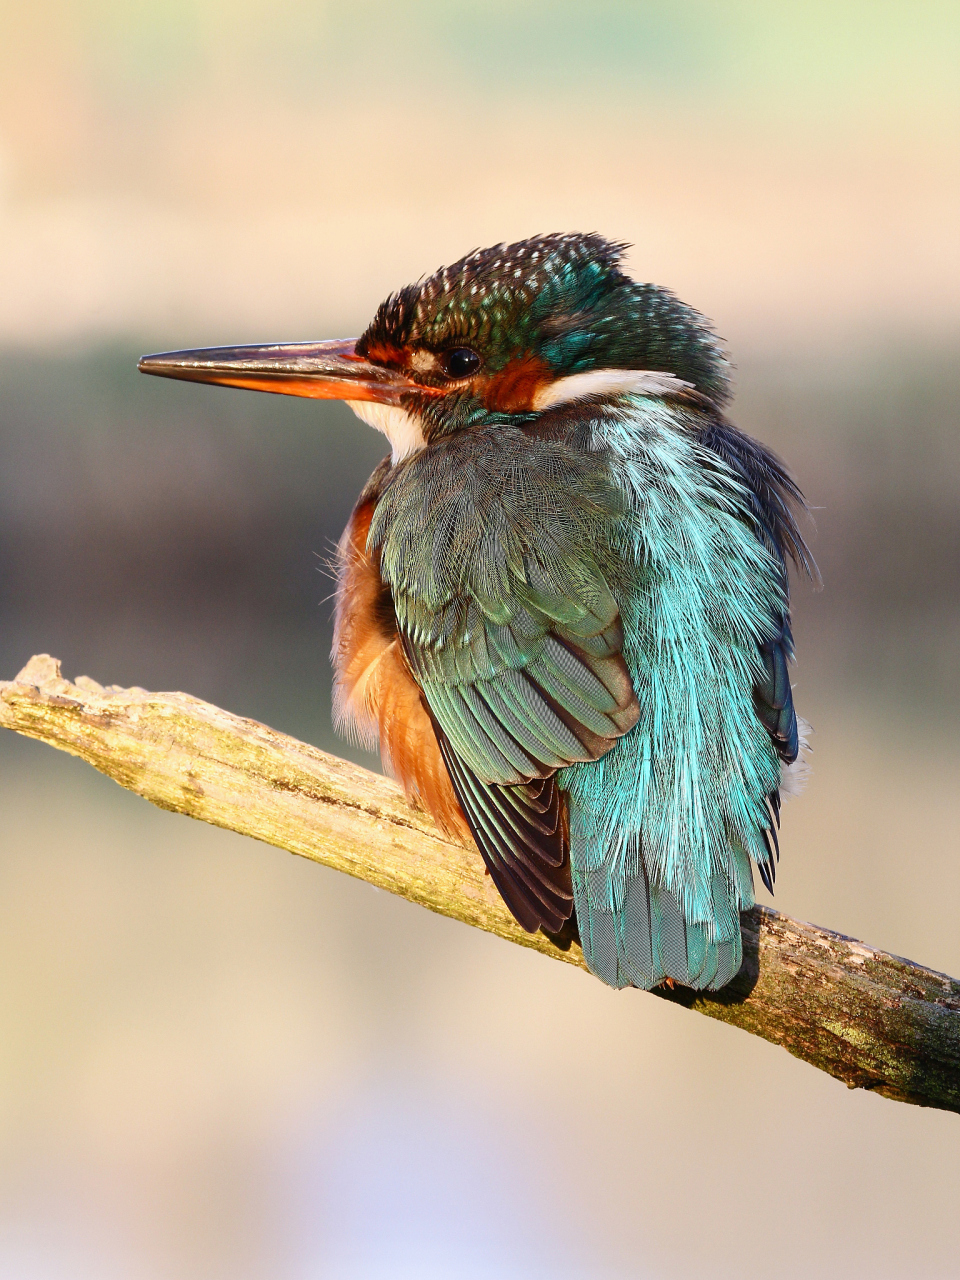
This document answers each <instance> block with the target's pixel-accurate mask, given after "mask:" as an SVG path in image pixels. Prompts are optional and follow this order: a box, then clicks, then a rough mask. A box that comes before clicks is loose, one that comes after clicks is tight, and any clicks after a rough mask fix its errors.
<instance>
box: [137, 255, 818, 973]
mask: <svg viewBox="0 0 960 1280" xmlns="http://www.w3.org/2000/svg"><path fill="white" fill-rule="evenodd" d="M625 248H626V246H625V245H621V244H613V243H610V242H609V241H607V240H605V239H603V238H601V237H600V236H598V235H547V236H537V237H534V238H532V239H529V240H524V241H521V242H520V243H518V244H513V245H497V246H496V247H494V248H492V249H484V250H480V251H477V252H475V253H471V254H469V255H468V256H467V257H465V258H463V259H461V260H460V261H459V262H457V263H455V264H454V265H453V266H451V267H445V268H443V269H442V270H440V271H438V272H437V273H436V274H434V275H432V276H430V277H428V278H426V279H424V280H421V281H420V282H419V283H418V284H414V285H410V286H408V287H407V288H404V289H401V290H400V292H399V293H396V294H393V295H392V296H391V297H389V298H388V299H387V300H386V302H384V303H383V304H382V305H381V307H380V308H379V310H378V311H377V313H376V315H375V316H374V318H373V321H372V322H371V324H370V325H369V327H368V328H367V330H366V332H365V333H364V334H363V336H362V337H361V338H360V339H359V340H357V341H334V342H321V343H297V344H292V345H281V346H265V347H220V348H211V349H207V350H201V351H180V352H173V353H168V354H164V355H154V356H146V357H144V358H143V359H142V360H141V362H140V368H141V369H142V370H143V371H144V372H145V373H154V374H160V375H162V376H164V377H172V378H183V379H188V380H191V381H197V382H211V383H217V384H220V385H223V386H233V387H247V388H252V389H254V390H258V391H274V392H281V393H284V394H287V395H299V396H313V397H317V398H321V399H324V398H335V399H340V400H346V401H347V402H348V403H349V404H350V406H351V408H352V409H353V410H354V411H355V413H356V414H357V415H358V416H359V417H360V418H362V419H363V420H364V421H365V422H367V423H369V424H370V425H371V426H374V427H376V428H378V429H379V430H380V431H382V432H383V433H384V435H386V437H387V439H388V440H389V442H390V446H391V454H390V456H389V457H388V458H385V459H384V461H383V462H382V463H381V464H380V466H378V467H377V469H376V470H375V471H374V473H373V475H372V476H371V477H370V479H369V481H368V482H367V485H366V487H365V488H364V490H363V492H362V493H361V495H360V498H359V501H358V502H357V505H356V507H355V508H354V511H353V514H352V516H351V517H350V522H349V524H348V525H347V528H346V530H345V532H344V535H343V538H342V540H341V543H340V548H339V589H338V595H337V605H336V628H335V640H334V648H333V662H334V666H335V669H336V682H335V695H336V701H335V705H336V717H337V721H338V723H339V725H340V726H341V727H345V728H347V729H351V730H352V731H353V732H354V733H356V734H357V735H358V736H359V738H360V739H361V740H362V741H364V742H366V743H369V744H371V745H372V744H373V743H375V742H376V741H379V745H380V752H381V756H382V759H383V763H384V765H385V767H386V769H387V770H388V772H390V773H391V774H392V775H393V776H394V777H395V778H397V779H398V780H399V781H400V782H401V783H402V785H403V786H404V788H405V789H406V792H407V794H408V795H409V796H410V797H411V798H412V799H414V800H415V801H417V802H419V803H420V804H422V805H423V806H424V807H425V808H426V809H427V810H429V812H430V813H432V814H433V816H434V818H435V819H436V821H437V822H438V823H439V824H440V826H441V827H442V828H444V829H445V830H446V831H448V832H450V833H457V834H460V835H461V836H463V837H464V838H468V833H469V834H472V836H473V839H474V840H475V841H476V844H477V847H478V848H479V850H480V853H481V854H482V856H483V859H484V861H485V863H486V866H487V869H488V870H489V872H490V875H491V876H492V878H493V881H494V883H495V885H496V886H497V888H498V890H499V891H500V893H501V894H502V896H503V898H504V901H505V902H506V904H507V906H508V907H509V908H510V910H511V911H512V912H513V914H514V916H515V917H516V918H517V920H518V921H519V922H520V924H521V925H522V926H523V927H524V929H527V930H529V931H531V932H532V931H535V930H537V929H543V930H544V931H545V932H547V933H548V934H551V935H554V936H560V937H561V938H562V937H564V936H566V937H569V936H570V934H571V933H572V932H573V931H574V930H576V931H577V933H578V934H579V938H580V940H581V943H582V946H583V952H584V956H585V958H586V961H587V964H588V965H589V967H590V969H591V970H592V971H593V973H595V974H596V975H597V976H598V977H599V978H602V979H603V981H604V982H606V983H609V984H610V985H611V986H613V987H623V986H628V985H633V986H637V987H646V988H649V987H653V986H656V985H657V984H659V983H661V982H663V981H664V980H665V979H669V980H672V981H673V982H676V983H680V984H683V985H685V986H689V987H694V988H699V989H709V990H715V989H717V988H720V987H722V986H724V985H725V984H726V983H727V982H729V981H730V979H731V978H733V977H734V975H735V974H736V973H737V970H738V969H739V967H740V964H741V959H742V955H741V941H740V919H739V911H740V910H741V909H742V908H745V907H749V906H751V905H752V904H753V902H754V890H753V873H752V864H754V863H755V864H756V866H757V868H758V870H759V873H760V877H761V879H762V880H763V882H764V884H765V885H766V886H767V887H768V888H771V889H772V885H773V879H774V874H775V863H776V860H777V858H778V845H777V834H776V833H777V827H778V825H779V810H780V796H781V793H782V792H783V791H784V790H785V789H789V788H790V785H791V783H792V780H793V779H792V777H791V775H793V774H795V773H796V771H797V767H798V762H799V756H800V750H801V739H800V730H799V727H798V720H797V715H796V713H795V711H794V705H793V695H792V692H791V687H790V682H789V678H788V663H789V662H790V661H791V659H792V657H793V641H792V638H791V633H790V614H789V600H788V576H787V560H788V558H792V559H793V560H794V561H795V562H796V563H797V565H798V566H800V567H801V568H802V569H805V570H808V571H809V570H811V569H812V561H811V559H810V555H809V552H808V550H807V547H806V545H805V543H804V540H803V538H802V536H801V533H800V531H799V528H798V524H797V519H796V514H795V512H796V509H798V508H801V507H802V505H803V499H802V495H801V494H800V491H799V490H798V488H797V486H796V485H795V483H794V481H793V480H792V479H791V478H790V476H789V475H788V474H787V472H786V471H785V470H784V468H783V466H782V464H781V463H780V462H779V461H778V460H777V458H775V457H774V456H773V455H772V454H771V453H770V452H769V451H768V450H767V449H766V448H765V447H764V446H763V445H761V444H759V443H757V441H755V440H752V439H750V438H749V437H748V436H746V435H744V434H742V433H741V432H740V431H738V430H737V428H736V427H734V426H732V425H731V424H730V423H729V422H728V421H727V419H726V417H725V416H724V406H725V403H726V401H727V399H728V396H729V386H728V376H727V365H726V362H725V360H724V356H723V353H722V350H721V347H720V345H719V343H718V340H717V339H716V338H715V336H714V334H713V333H712V331H711V329H710V328H709V326H708V324H707V322H706V321H705V320H704V319H703V317H702V316H700V315H699V314H698V313H697V312H696V311H694V310H692V309H691V308H690V307H688V306H685V305H684V304H683V303H681V302H680V301H678V299H677V298H675V297H674V296H673V295H672V294H671V293H669V292H668V291H667V290H665V289H662V288H658V287H656V286H654V285H650V284H638V283H636V282H635V281H634V280H632V279H631V278H630V277H629V276H627V275H626V274H625V273H624V271H623V270H622V267H621V259H622V256H623V252H624V250H625Z"/></svg>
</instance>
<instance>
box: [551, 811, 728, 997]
mask: <svg viewBox="0 0 960 1280" xmlns="http://www.w3.org/2000/svg"><path fill="white" fill-rule="evenodd" d="M577 819H578V815H577V814H576V813H572V814H571V830H570V866H571V872H572V879H573V892H574V899H575V902H576V912H577V921H578V924H579V927H580V938H581V942H582V945H583V954H584V959H585V960H586V962H587V966H588V968H589V969H590V971H591V972H592V973H594V974H596V976H597V977H598V978H600V979H602V980H603V981H604V982H605V983H607V985H608V986H611V987H629V986H633V987H642V988H644V989H645V990H649V989H650V988H651V987H656V986H658V985H659V984H660V983H661V982H663V981H664V980H665V979H667V978H670V979H672V980H673V981H674V982H678V983H680V984H681V985H682V986H685V987H693V988H694V989H696V990H698V991H717V990H719V989H720V987H724V986H726V985H727V983H728V982H730V981H731V980H732V979H733V978H734V977H735V976H736V974H737V972H738V970H739V968H740V965H741V964H742V962H743V951H742V945H741V939H740V915H739V910H738V906H737V899H736V892H737V890H736V889H735V888H731V886H730V884H729V882H728V881H727V879H726V878H725V877H724V876H714V877H713V880H712V883H711V905H712V917H713V918H712V920H711V921H709V922H708V923H704V922H697V921H690V920H686V919H685V918H684V915H683V909H682V907H681V905H680V902H679V901H678V899H677V897H676V895H675V894H673V893H671V892H670V890H668V889H666V888H660V887H658V886H656V885H651V883H650V879H649V876H648V873H647V870H646V867H645V866H644V865H643V861H642V859H639V860H638V861H639V865H638V866H636V867H635V868H634V869H633V871H632V874H630V875H628V876H627V877H626V879H625V882H624V884H623V893H622V902H621V903H620V904H619V906H617V904H615V903H614V902H613V901H612V900H611V899H610V891H609V885H610V879H609V876H608V874H607V873H606V872H605V869H603V868H592V869H588V867H587V857H586V854H587V835H586V832H585V831H584V829H583V826H584V824H583V823H581V822H579V821H578V820H577ZM586 825H589V824H586Z"/></svg>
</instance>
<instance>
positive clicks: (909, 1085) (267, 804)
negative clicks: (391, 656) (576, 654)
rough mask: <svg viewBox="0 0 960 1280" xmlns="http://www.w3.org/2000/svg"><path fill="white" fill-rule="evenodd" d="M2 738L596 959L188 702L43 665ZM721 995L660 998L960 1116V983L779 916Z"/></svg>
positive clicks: (28, 681)
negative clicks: (26, 741)
mask: <svg viewBox="0 0 960 1280" xmlns="http://www.w3.org/2000/svg"><path fill="white" fill-rule="evenodd" d="M0 727H4V728H7V729H13V730H15V731H16V732H17V733H22V734H26V735H27V736H28V737H32V738H39V739H40V740H41V741H42V742H46V743H49V744H50V745H51V746H54V747H58V748H59V749H60V750H62V751H68V752H70V753H71V754H72V755H77V756H80V757H81V759H83V760H86V761H88V763H90V764H92V765H93V766H94V767H95V768H96V769H99V770H100V771H101V772H102V773H105V774H107V775H108V776H109V777H111V778H113V779H114V780H115V781H117V782H119V783H120V785H121V786H123V787H126V788H127V789H128V790H130V791H135V792H136V793H137V794H138V795H141V796H144V797H145V798H146V799H147V800H150V801H151V802H152V803H153V804H156V805H159V806H160V807H161V808H164V809H172V810H173V811H174V812H176V813H183V814H186V815H187V816H188V817H191V818H200V819H202V820H203V821H204V822H211V823H214V824H215V825H216V826H220V827H226V828H228V829H229V830H231V831H238V832H240V833H241V834H243V835H249V836H253V837H254V838H255V839H257V840H263V841H266V842H267V843H268V844H273V845H277V846H279V847H280V848H281V849H288V850H289V851H290V852H291V853H297V854H300V855H302V856H303V857H306V858H312V859H313V860H314V861H315V862H321V863H323V864H324V865H325V866H328V867H333V868H335V869H336V870H337V871H345V872H347V873H348V874H349V875H352V876H356V877H358V878H359V879H361V880H367V881H369V882H370V883H371V884H374V885H377V886H379V887H380V888H381V889H388V890H389V891H390V892H391V893H396V894H399V895H400V896H401V897H403V898H408V899H409V900H410V901H411V902H418V903H419V904H420V905H421V906H424V907H429V909H430V910H431V911H437V912H439V913H440V914H441V915H446V916H452V917H453V918H454V919H455V920H462V921H463V922H464V924H470V925H474V926H475V927H476V928H478V929H485V930H486V931H487V932H488V933H495V934H497V935H498V936H499V937H501V938H506V939H507V940H508V941H510V942H516V943H519V944H520V945H521V946H524V947H532V948H534V949H535V950H537V951H541V952H543V954H544V955H549V956H552V957H553V958H554V959H557V960H564V961H566V962H567V963H568V964H575V965H579V966H580V967H581V968H583V967H584V965H583V958H582V956H581V954H580V950H579V948H578V947H577V946H575V945H574V946H572V947H571V948H570V949H569V950H566V951H563V950H560V949H559V948H558V947H556V946H555V945H554V944H553V943H552V942H551V941H550V940H549V939H548V938H546V937H545V936H544V935H543V934H536V935H533V936H531V935H530V934H527V933H524V932H523V930H522V929H521V928H520V927H519V925H517V923H516V922H515V921H514V919H513V918H512V916H511V915H510V913H509V912H508V911H507V909H506V907H505V906H504V905H503V902H502V901H501V899H500V897H499V895H498V894H497V892H496V890H495V889H494V887H493V885H492V883H491V881H490V879H489V877H488V876H486V875H485V874H484V870H483V864H482V862H481V860H480V857H479V855H478V854H477V852H476V851H475V850H474V849H472V848H463V847H462V846H460V845H458V844H453V843H451V842H450V841H449V840H447V839H445V838H444V837H443V836H441V835H440V834H439V832H438V831H437V829H436V828H435V827H434V826H433V823H432V822H431V821H430V819H429V818H427V817H426V816H425V815H423V814H421V813H419V812H417V811H416V810H414V809H412V808H411V807H410V806H409V805H408V804H407V803H406V801H405V800H404V798H403V796H402V795H401V793H400V791H399V790H398V788H397V787H396V786H395V785H394V784H393V783H392V782H390V781H388V780H387V779H386V778H382V777H379V776H378V775H376V774H373V773H370V772H368V771H367V770H366V769H361V768H359V767H358V766H356V765H352V764H348V763H347V762H346V761H345V760H340V759H338V758H337V757H336V756H331V755H327V753H326V752H323V751H319V750H317V749H316V748H315V747H310V746H307V745H305V744H304V743H302V742H297V741H296V740H295V739H293V738H289V737H287V736H286V735H285V734H282V733H277V732H275V731H274V730H273V729H269V728H267V727H266V726H265V725H262V724H257V723H256V722H255V721H253V720H244V719H241V718H240V717H239V716H234V715H231V714H230V713H229V712H227V711H221V710H220V709H219V708H218V707H214V706H211V705H209V703H205V702H201V701H199V699H197V698H192V697H190V696H189V695H187V694H184V693H148V692H146V690H144V689H120V688H116V687H111V688H107V689H104V688H102V687H101V686H100V685H98V684H97V683H96V682H95V681H93V680H89V679H87V678H86V677H83V676H81V677H80V679H79V680H77V682H76V684H71V683H70V682H69V681H67V680H64V679H63V678H62V677H61V675H60V665H59V663H58V662H57V661H56V660H55V659H53V658H50V657H48V656H46V655H40V656H38V657H35V658H32V659H31V660H30V662H29V663H28V664H27V665H26V667H24V669H23V670H22V671H21V672H20V674H19V675H18V676H17V678H16V679H15V680H13V681H11V682H0ZM743 928H744V951H745V955H746V959H745V961H744V966H743V968H742V969H741V971H740V973H739V974H738V976H737V978H736V979H735V980H734V982H732V983H731V984H730V986H728V987H727V988H725V989H724V990H723V991H721V992H718V993H716V995H713V996H710V995H707V994H706V993H698V992H692V991H686V990H683V989H680V988H677V989H674V990H672V991H669V990H666V989H665V988H661V989H659V990H658V991H657V992H656V994H657V995H661V996H663V997H664V998H666V999H669V1000H673V1001H676V1002H679V1003H682V1004H684V1005H686V1006H687V1007H689V1008H691V1009H696V1010H697V1011H698V1012H700V1013H705V1014H707V1015H708V1016H709V1017H712V1018H719V1019H720V1020H721V1021H723V1022H729V1023H732V1024H733V1025H735V1026H738V1027H742V1028H743V1029H744V1030H745V1031H749V1032H751V1033H752V1034H753V1035H758V1036H762V1037H763V1038H764V1039H765V1040H770V1041H772V1042H773V1043H774V1044H779V1045H782V1046H783V1047H784V1048H785V1049H787V1050H789V1052H790V1053H792V1054H794V1055H795V1056H796V1057H798V1058H802V1059H803V1060H804V1061H806V1062H809V1063H811V1064H812V1065H813V1066H815V1067H818V1068H819V1069H820V1070H821V1071H827V1072H829V1074H830V1075H832V1076H836V1077H837V1078H838V1079H840V1080H843V1081H844V1082H845V1083H846V1084H848V1085H849V1086H850V1087H851V1088H861V1089H872V1090H874V1091H876V1092H877V1093H882V1094H884V1095H885V1096H886V1097H888V1098H894V1099H898V1100H899V1101H902V1102H913V1103H917V1104H919V1105H921V1106H930V1107H940V1108H942V1109H944V1110H949V1111H960V982H958V981H956V980H954V979H952V978H948V977H946V976H945V975H944V974H940V973H935V972H933V971H932V970H930V969H924V968H922V967H921V966H920V965H916V964H912V963H911V962H910V961H908V960H901V959H899V958H898V957H896V956H892V955H888V954H887V953H886V952H884V951H878V950H877V949H876V948H874V947H869V946H866V945H865V944H864V943H862V942H857V941H856V940H854V939H852V938H846V937H844V936H843V935H842V934H838V933H832V932H831V931H830V930H828V929H820V928H817V927H816V926H815V925H809V924H803V923H801V922H800V921H797V920H791V919H790V918H789V917H788V916H784V915H781V914H780V913H779V912H777V911H771V910H769V909H768V908H766V907H755V908H754V909H753V910H752V911H749V912H745V913H744V915H743Z"/></svg>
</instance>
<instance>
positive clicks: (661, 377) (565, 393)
mask: <svg viewBox="0 0 960 1280" xmlns="http://www.w3.org/2000/svg"><path fill="white" fill-rule="evenodd" d="M692 390H693V384H692V383H690V382H684V381H683V379H682V378H678V377H677V376H676V375H675V374H673V373H657V372H656V371H655V370H650V369H591V370H590V371H589V373H572V374H570V376H569V377H568V378H558V379H557V380H556V382H551V383H549V385H547V386H545V387H542V388H541V389H540V390H539V391H538V392H537V394H536V395H535V396H534V398H533V404H532V405H531V408H532V409H533V410H534V411H535V412H536V413H539V412H541V410H543V409H555V408H556V407H557V405H561V404H570V403H571V401H574V400H588V399H590V397H591V396H615V395H628V394H630V393H631V392H632V393H633V394H634V395H638V396H670V395H674V396H675V395H679V393H680V392H681V391H692Z"/></svg>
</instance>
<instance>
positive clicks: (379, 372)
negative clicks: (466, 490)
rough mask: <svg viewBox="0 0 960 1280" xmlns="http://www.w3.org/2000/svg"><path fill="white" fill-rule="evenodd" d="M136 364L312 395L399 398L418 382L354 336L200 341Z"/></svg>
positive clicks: (186, 377)
mask: <svg viewBox="0 0 960 1280" xmlns="http://www.w3.org/2000/svg"><path fill="white" fill-rule="evenodd" d="M137 368H138V369H139V370H140V372H141V373H153V374H156V375H157V376H158V377H160V378H180V379H182V380H183V381H184V382H211V383H214V384H215V385H216V386H220V387H244V388H246V389H248V390H250V391H272V392H275V393H277V394H279V395H284V396H309V397H310V398H311V399H314V400H376V401H379V402H380V403H381V404H399V403H400V397H401V396H402V395H403V393H404V392H405V391H413V390H415V389H417V384H416V383H415V382H412V381H411V380H410V379H409V378H407V377H405V376H404V375H403V374H402V373H397V372H395V371H394V370H392V369H384V368H383V367H382V366H381V365H376V364H371V363H370V362H369V361H368V360H364V358H363V357H362V356H358V355H357V344H356V339H354V338H342V339H341V338H337V339H334V340H333V341H332V342H290V343H285V344H277V345H271V346H264V347H205V348H202V349H201V350H199V351H165V352H162V353H161V354H159V355H155V356H142V357H141V359H140V361H139V363H138V365H137Z"/></svg>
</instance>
